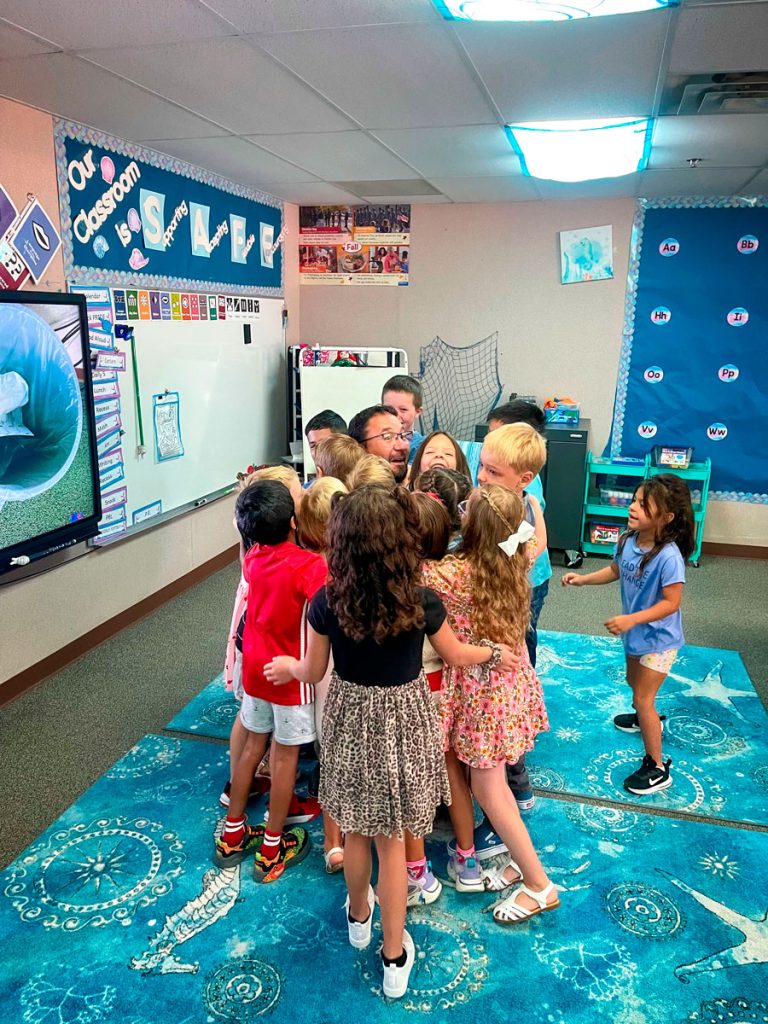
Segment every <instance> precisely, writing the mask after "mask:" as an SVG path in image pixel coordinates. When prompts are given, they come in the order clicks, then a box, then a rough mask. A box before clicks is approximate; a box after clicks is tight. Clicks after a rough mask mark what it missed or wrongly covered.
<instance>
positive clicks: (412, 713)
mask: <svg viewBox="0 0 768 1024" xmlns="http://www.w3.org/2000/svg"><path fill="white" fill-rule="evenodd" d="M418 530H419V527H418V521H417V517H416V514H415V510H414V508H413V504H412V500H411V497H410V495H409V494H408V492H407V491H406V490H405V489H404V488H401V487H398V488H395V489H394V490H392V489H388V488H383V487H376V486H371V487H362V488H360V489H359V490H356V491H353V492H352V493H351V494H349V495H341V496H339V498H338V499H337V501H336V504H335V506H334V508H333V511H332V513H331V521H330V524H329V531H328V540H329V543H328V572H329V582H328V585H327V586H326V587H323V588H322V589H321V590H320V591H318V593H317V594H316V595H315V597H314V599H313V601H312V604H311V607H310V612H309V617H308V621H309V631H308V633H309V635H308V646H307V653H306V655H305V657H304V658H303V659H302V660H300V661H299V660H297V659H295V658H289V657H279V658H275V659H274V661H272V662H271V663H270V664H268V665H265V666H264V673H265V675H266V676H267V678H269V679H271V680H272V681H273V682H277V683H285V682H288V681H289V680H290V679H301V680H303V681H304V682H305V683H315V682H318V681H319V680H320V679H322V677H323V674H324V673H325V670H326V667H327V665H328V656H329V651H330V650H331V649H332V650H333V660H334V672H333V676H332V680H331V685H330V688H329V691H328V696H327V698H326V704H325V712H324V715H323V752H322V774H321V782H320V794H319V795H320V802H321V803H322V804H323V807H324V808H325V809H326V810H327V811H328V813H329V814H330V815H331V816H332V817H333V818H334V819H335V820H336V821H338V822H339V824H340V826H341V830H342V832H344V833H345V835H346V841H345V848H344V876H345V880H346V883H347V891H348V896H347V902H346V908H347V924H348V928H349V939H350V942H351V943H352V945H353V946H355V947H357V948H365V947H366V946H367V945H368V944H369V942H370V937H371V918H372V914H373V905H374V899H373V890H372V889H371V886H370V880H371V840H373V841H374V842H375V845H376V852H377V854H378V860H379V876H378V896H379V905H380V908H381V924H382V930H383V933H384V945H383V948H382V958H383V961H384V985H383V990H384V994H385V995H388V996H390V997H391V998H398V997H400V996H402V995H404V993H405V990H406V987H407V984H408V976H409V974H410V970H411V966H412V964H413V959H414V955H415V954H414V946H413V941H412V939H411V938H410V936H409V935H408V933H407V932H406V931H405V928H404V925H405V907H406V893H407V874H406V865H405V847H404V843H403V832H404V831H405V830H406V829H407V830H408V831H410V832H411V833H413V835H415V836H417V837H418V836H425V835H426V834H427V833H428V832H429V831H430V830H431V828H432V821H433V818H434V813H435V809H436V808H437V806H438V804H440V803H441V802H445V803H449V802H450V790H449V786H448V778H447V775H446V770H445V757H444V753H443V738H442V734H441V730H440V724H439V721H438V717H437V712H436V710H435V705H434V701H433V699H432V697H431V694H430V692H429V688H428V686H427V683H426V680H425V678H424V673H423V670H422V648H423V642H424V636H425V634H426V635H428V636H429V637H430V641H431V643H432V645H433V647H434V648H435V650H436V651H437V653H438V654H439V655H440V657H441V658H442V659H443V660H444V661H445V662H446V663H447V664H450V665H462V666H468V665H482V664H485V665H487V666H488V668H495V667H496V666H498V665H501V666H503V667H507V668H512V666H513V665H514V664H515V663H516V660H517V659H516V657H515V655H514V652H513V651H512V650H511V649H510V648H509V647H505V646H503V645H498V644H492V643H490V642H489V641H481V642H480V644H479V645H471V644H463V643H461V642H460V641H459V640H457V638H456V636H455V635H454V633H453V632H452V630H451V628H450V626H449V625H448V623H447V622H446V621H445V609H444V608H443V605H442V602H441V601H440V599H439V598H438V597H437V595H436V594H435V593H434V592H433V591H431V590H428V589H426V588H423V587H421V586H420V563H421V556H420V544H419V533H418Z"/></svg>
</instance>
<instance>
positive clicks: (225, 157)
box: [148, 136, 312, 192]
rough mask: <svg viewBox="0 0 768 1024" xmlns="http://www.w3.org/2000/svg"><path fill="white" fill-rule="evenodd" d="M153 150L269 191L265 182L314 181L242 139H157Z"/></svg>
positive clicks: (152, 145) (306, 174) (302, 171)
mask: <svg viewBox="0 0 768 1024" xmlns="http://www.w3.org/2000/svg"><path fill="white" fill-rule="evenodd" d="M148 145H150V146H151V147H152V148H153V149H157V150H160V151H161V152H163V153H170V154H171V156H175V157H178V158H179V159H180V160H186V161H187V162H188V163H191V164H197V165H198V166H199V167H204V168H205V169H206V170H208V171H213V172H214V174H221V175H222V176H223V177H224V178H230V179H231V180H232V181H238V182H240V183H241V184H243V185H253V186H255V187H257V188H260V189H262V190H263V191H264V192H267V191H269V190H268V189H266V188H265V187H264V185H263V182H265V181H275V180H278V181H283V182H301V181H305V182H306V181H311V180H312V175H311V174H308V173H307V172H306V171H304V170H301V169H299V168H298V167H293V166H292V165H291V164H289V163H286V162H285V161H284V160H280V159H279V157H276V156H272V155H271V153H265V152H264V150H262V149H259V148H258V147H257V146H253V145H251V143H250V142H245V141H244V140H243V139H238V138H235V137H234V136H229V137H227V138H213V139H157V140H155V141H154V142H151V143H148Z"/></svg>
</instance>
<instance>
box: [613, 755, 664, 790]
mask: <svg viewBox="0 0 768 1024" xmlns="http://www.w3.org/2000/svg"><path fill="white" fill-rule="evenodd" d="M671 764H672V761H671V760H670V761H665V762H664V767H663V768H659V766H658V765H657V764H656V762H655V761H654V759H653V758H652V757H650V756H649V755H648V754H646V755H645V757H644V758H643V763H642V764H641V765H640V767H639V768H638V769H637V771H636V772H632V774H631V775H630V776H629V777H628V778H626V779H624V789H626V791H627V792H628V793H636V794H637V795H638V796H649V795H650V794H651V793H657V792H658V791H659V790H660V789H667V788H668V787H669V786H671V785H672V776H671V775H670V773H669V768H670V765H671Z"/></svg>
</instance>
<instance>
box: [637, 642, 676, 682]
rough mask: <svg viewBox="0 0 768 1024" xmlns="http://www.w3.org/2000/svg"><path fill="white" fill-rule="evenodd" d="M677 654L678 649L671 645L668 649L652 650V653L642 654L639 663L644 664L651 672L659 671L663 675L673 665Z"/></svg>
mask: <svg viewBox="0 0 768 1024" xmlns="http://www.w3.org/2000/svg"><path fill="white" fill-rule="evenodd" d="M677 655H678V649H677V648H676V647H672V648H670V649H669V650H668V651H654V652H653V654H644V655H643V656H642V657H641V658H640V664H641V665H644V666H645V668H649V669H650V670H651V671H652V672H659V673H660V674H661V675H663V676H665V675H667V674H668V673H669V670H670V669H671V668H672V666H673V665H674V663H675V659H676V658H677Z"/></svg>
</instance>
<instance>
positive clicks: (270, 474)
mask: <svg viewBox="0 0 768 1024" xmlns="http://www.w3.org/2000/svg"><path fill="white" fill-rule="evenodd" d="M257 480H279V481H280V483H281V484H285V486H286V487H287V488H288V490H289V491H290V489H291V488H292V487H301V480H299V474H298V473H297V472H296V470H295V469H292V468H291V466H262V467H261V469H255V470H254V471H253V472H252V473H238V474H237V481H238V483H239V485H240V490H241V491H244V490H245V488H246V487H248V486H249V484H253V483H255V482H256V481H257Z"/></svg>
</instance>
